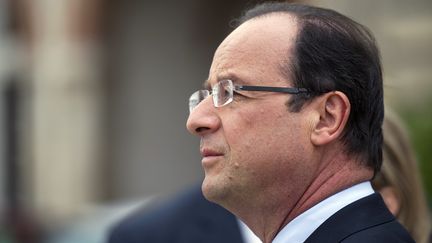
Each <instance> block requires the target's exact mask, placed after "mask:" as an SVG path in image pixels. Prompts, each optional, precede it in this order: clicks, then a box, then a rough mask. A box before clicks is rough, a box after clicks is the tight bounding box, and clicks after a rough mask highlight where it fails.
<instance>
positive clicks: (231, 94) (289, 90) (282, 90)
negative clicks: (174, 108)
mask: <svg viewBox="0 0 432 243" xmlns="http://www.w3.org/2000/svg"><path fill="white" fill-rule="evenodd" d="M222 82H228V86H227V87H232V88H231V89H230V90H229V91H230V92H229V98H228V99H227V101H225V102H224V103H223V104H222V105H218V104H217V101H216V99H217V94H218V92H217V91H216V87H218V85H219V84H220V83H222ZM235 91H259V92H276V93H286V94H301V93H310V91H309V90H308V89H306V88H297V87H273V86H252V85H234V83H233V81H232V80H230V79H225V80H221V81H219V82H218V83H217V85H215V86H213V88H212V90H211V91H210V90H206V89H204V90H197V91H195V92H194V93H192V95H191V96H190V97H189V112H192V111H193V110H194V109H195V108H196V107H197V106H198V105H199V104H200V103H201V102H202V101H203V100H204V99H206V98H207V97H208V96H210V95H211V96H212V101H213V105H214V107H216V108H218V107H223V106H226V105H228V104H230V103H231V102H232V101H233V99H234V92H235ZM200 93H201V94H204V96H205V97H204V98H203V99H202V100H201V101H199V102H198V103H196V102H192V101H193V100H192V97H194V96H195V95H196V94H198V95H200ZM192 103H196V104H192Z"/></svg>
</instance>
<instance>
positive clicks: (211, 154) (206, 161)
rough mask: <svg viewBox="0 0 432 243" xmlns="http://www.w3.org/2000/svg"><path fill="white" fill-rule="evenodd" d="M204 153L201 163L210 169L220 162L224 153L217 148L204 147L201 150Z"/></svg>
mask: <svg viewBox="0 0 432 243" xmlns="http://www.w3.org/2000/svg"><path fill="white" fill-rule="evenodd" d="M200 152H201V155H202V157H203V158H202V160H201V163H202V165H203V167H204V168H206V169H209V168H211V167H212V166H214V165H216V164H218V162H219V161H220V159H221V158H223V156H224V154H223V153H221V152H218V151H216V150H212V149H207V148H203V149H201V150H200Z"/></svg>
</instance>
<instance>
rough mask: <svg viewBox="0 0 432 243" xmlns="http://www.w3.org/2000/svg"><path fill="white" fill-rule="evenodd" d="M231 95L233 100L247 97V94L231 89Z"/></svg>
mask: <svg viewBox="0 0 432 243" xmlns="http://www.w3.org/2000/svg"><path fill="white" fill-rule="evenodd" d="M233 96H234V99H235V100H239V99H246V98H249V97H248V96H246V95H244V94H242V93H239V92H238V91H233Z"/></svg>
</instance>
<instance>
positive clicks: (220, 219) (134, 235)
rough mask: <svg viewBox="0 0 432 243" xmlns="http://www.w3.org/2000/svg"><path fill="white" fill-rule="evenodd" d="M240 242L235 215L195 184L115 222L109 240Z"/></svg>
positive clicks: (127, 242)
mask: <svg viewBox="0 0 432 243" xmlns="http://www.w3.org/2000/svg"><path fill="white" fill-rule="evenodd" d="M138 242H139V243H241V242H243V240H242V236H241V234H240V230H239V226H238V223H237V220H236V218H235V217H234V216H233V215H232V214H231V213H230V212H228V211H227V210H225V209H224V208H222V207H220V206H219V205H216V204H214V203H211V202H209V201H207V200H206V199H205V198H204V197H203V195H202V192H201V187H200V186H196V187H194V188H192V189H191V190H188V191H187V192H185V193H183V194H181V195H179V196H178V197H176V198H174V199H173V200H172V201H169V202H168V203H163V204H162V205H158V206H157V207H156V208H154V207H151V208H150V209H147V210H145V211H143V212H140V213H137V214H135V215H132V216H130V217H129V218H126V219H125V220H124V221H123V222H120V224H118V225H116V226H115V227H114V228H113V229H112V231H111V234H110V236H109V243H138Z"/></svg>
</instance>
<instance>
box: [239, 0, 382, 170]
mask: <svg viewBox="0 0 432 243" xmlns="http://www.w3.org/2000/svg"><path fill="white" fill-rule="evenodd" d="M275 12H279V13H289V14H292V15H293V16H295V18H296V21H297V24H298V25H299V27H298V28H299V33H298V36H297V39H296V44H295V47H294V51H293V53H291V54H290V55H289V56H287V57H286V63H285V64H284V66H283V67H282V70H284V72H285V73H286V75H287V78H288V79H290V80H292V82H293V84H294V86H297V87H304V88H307V89H309V90H310V91H312V93H310V94H304V95H297V96H293V97H292V99H291V100H290V101H289V103H288V105H289V108H290V109H291V110H292V111H299V110H300V109H301V107H302V106H303V104H304V103H306V102H307V101H308V100H311V99H313V98H314V97H315V96H317V95H320V94H321V93H323V92H327V91H333V90H339V91H342V92H343V93H344V94H346V95H347V96H348V98H349V101H350V104H351V113H350V116H349V120H348V123H347V126H346V129H345V131H344V135H343V138H342V139H343V141H344V143H345V145H346V148H345V149H346V151H347V152H348V153H349V154H350V155H354V156H359V160H360V161H362V162H364V163H366V165H368V166H370V167H371V168H373V169H374V170H375V172H377V171H378V170H379V169H380V167H381V161H382V151H381V144H382V131H381V125H382V120H383V117H384V105H383V88H382V73H381V62H380V56H379V51H378V49H377V46H376V43H375V39H374V37H373V36H372V34H371V33H370V32H369V30H368V29H367V28H366V27H365V26H362V25H360V24H358V23H356V22H355V21H353V20H351V19H350V18H347V17H346V16H343V15H341V14H339V13H337V12H335V11H333V10H329V9H321V8H316V7H311V6H304V5H296V4H287V3H265V4H262V5H259V6H257V7H255V8H254V9H251V10H249V11H248V12H246V14H245V15H244V16H243V17H242V18H241V19H240V23H244V22H246V21H248V20H250V19H253V18H259V17H263V16H266V15H268V14H271V13H275Z"/></svg>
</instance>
